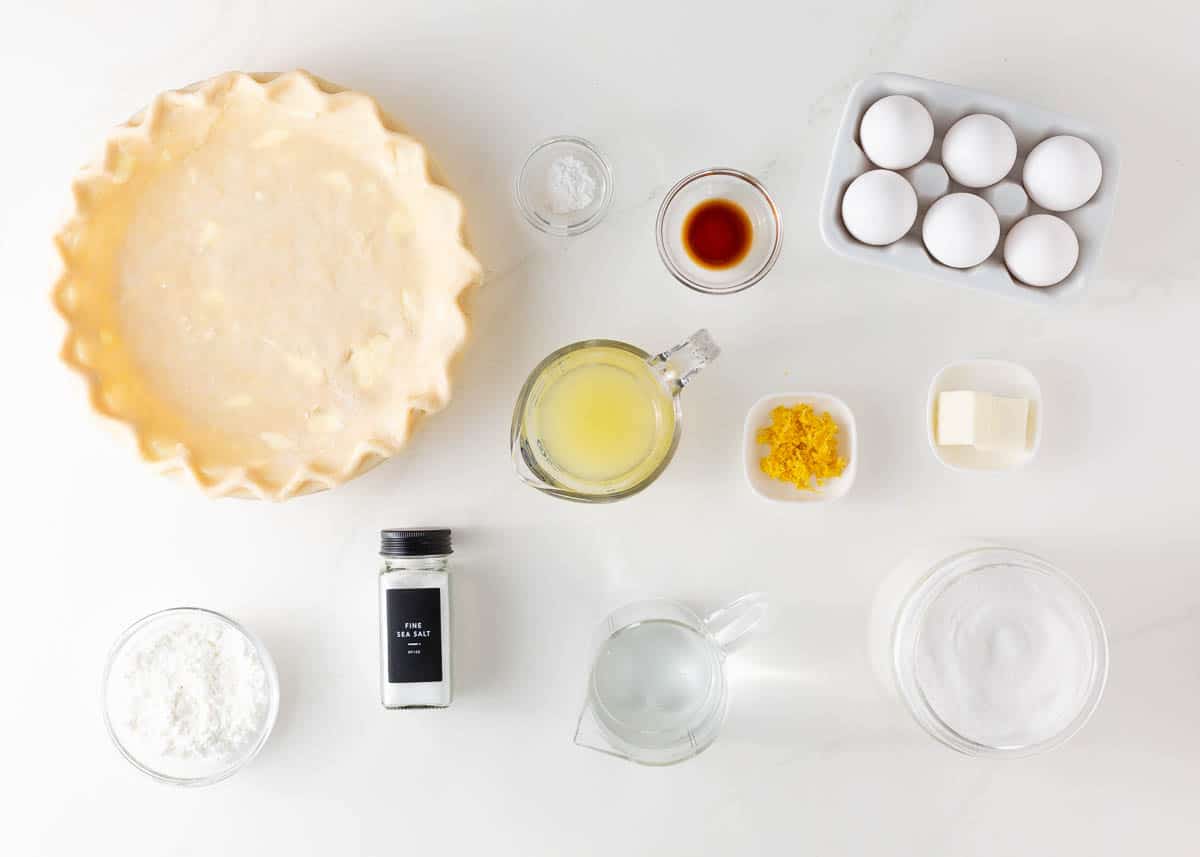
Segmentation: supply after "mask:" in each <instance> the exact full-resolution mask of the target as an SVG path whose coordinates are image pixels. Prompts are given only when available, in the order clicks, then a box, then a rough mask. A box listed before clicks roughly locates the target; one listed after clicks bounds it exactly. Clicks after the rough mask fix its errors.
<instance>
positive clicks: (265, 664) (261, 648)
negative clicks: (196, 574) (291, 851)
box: [100, 607, 279, 786]
mask: <svg viewBox="0 0 1200 857" xmlns="http://www.w3.org/2000/svg"><path fill="white" fill-rule="evenodd" d="M189 614H198V615H200V616H203V617H204V618H206V619H209V620H214V619H215V620H216V621H218V622H220V623H222V624H224V625H226V626H227V627H229V628H232V629H233V630H234V631H237V632H238V633H239V634H241V635H242V636H243V637H245V638H246V639H247V640H249V641H250V644H251V645H252V646H254V650H255V652H256V653H257V654H258V657H259V660H260V661H261V663H262V668H263V672H265V673H266V677H267V688H268V692H269V695H270V699H269V701H268V703H267V713H266V716H265V717H264V718H263V722H262V725H261V726H260V727H259V733H258V736H257V737H256V738H255V739H254V740H253V741H250V742H247V744H246V745H245V750H244V751H243V752H242V753H241V754H240V755H239V756H237V757H236V758H234V759H231V760H229V762H228V763H227V764H225V765H224V766H223V767H221V768H220V769H218V770H215V771H212V772H208V773H205V774H203V775H199V776H177V775H173V774H168V773H165V772H163V771H159V770H156V769H154V768H153V767H151V766H150V765H148V764H147V763H146V762H144V761H143V760H141V759H139V758H138V757H137V755H136V754H135V753H134V752H133V751H132V750H131V749H130V748H128V747H126V746H125V744H124V743H123V742H122V741H121V737H120V735H119V734H118V730H117V729H116V728H115V727H114V725H113V719H112V712H110V711H109V702H110V699H109V678H110V676H111V674H112V669H113V666H114V665H115V664H116V662H117V660H118V658H119V657H120V655H121V652H122V651H123V649H124V647H125V646H126V645H127V644H128V643H129V642H130V641H131V640H133V639H134V638H135V637H136V636H137V635H138V634H140V633H141V632H143V631H145V630H146V629H148V628H149V627H150V626H152V625H154V624H157V623H159V622H162V621H166V620H170V619H174V618H177V617H181V616H187V615H189ZM100 704H101V708H102V709H103V710H104V725H105V727H106V728H107V729H108V735H109V737H110V738H112V741H113V744H114V745H115V746H116V748H117V750H118V751H119V752H120V753H121V755H122V756H124V757H125V758H126V759H127V760H128V761H129V763H130V764H131V765H133V766H134V767H135V768H137V769H138V770H139V771H141V772H142V773H144V774H146V775H147V776H150V777H152V778H154V779H156V780H158V781H159V782H163V783H170V784H171V785H176V786H208V785H212V784H213V783H219V782H220V781H221V780H224V779H227V778H229V777H231V776H233V775H234V774H235V773H237V772H238V771H239V770H241V769H242V768H243V767H245V766H246V765H247V764H249V762H250V761H251V760H252V759H253V758H254V757H255V756H257V755H258V754H259V751H261V750H262V748H263V746H265V745H266V743H267V739H268V738H269V737H270V736H271V730H272V729H273V728H274V726H275V718H276V717H277V716H278V714H279V674H278V673H277V672H276V670H275V661H274V660H273V659H272V658H271V653H270V652H268V651H267V647H266V646H265V645H263V642H262V640H260V639H259V638H258V637H256V636H254V634H252V633H250V631H248V630H247V629H246V628H244V627H243V626H242V625H240V624H238V623H237V622H235V621H234V620H233V619H230V618H229V617H228V616H224V615H222V614H220V613H217V612H215V611H213V610H205V609H204V608H202V607H172V608H170V609H167V610H159V611H158V612H156V613H151V614H150V615H149V616H146V617H145V618H143V619H139V620H138V621H137V622H134V623H133V624H132V625H130V626H129V627H128V628H126V629H125V630H124V631H123V632H122V633H121V636H119V637H118V638H117V641H116V642H115V643H114V644H113V647H112V650H111V651H110V652H109V653H108V661H107V663H106V664H105V666H104V679H103V681H102V683H101V688H100Z"/></svg>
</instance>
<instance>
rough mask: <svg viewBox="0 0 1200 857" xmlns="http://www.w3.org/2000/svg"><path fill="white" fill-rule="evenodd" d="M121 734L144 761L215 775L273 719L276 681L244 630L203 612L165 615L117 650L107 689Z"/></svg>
mask: <svg viewBox="0 0 1200 857" xmlns="http://www.w3.org/2000/svg"><path fill="white" fill-rule="evenodd" d="M106 704H107V706H108V716H109V722H110V723H111V725H112V729H113V732H114V734H115V735H116V738H117V740H118V741H119V742H120V744H121V745H122V746H123V747H124V748H125V750H126V751H127V752H128V753H129V754H130V755H131V756H133V757H134V758H135V759H136V760H137V761H138V762H139V763H140V764H142V765H143V766H145V767H147V768H150V769H151V770H153V771H155V772H156V773H159V774H164V775H166V776H170V777H176V778H180V779H192V778H198V777H209V776H212V775H214V774H216V773H219V772H222V771H224V770H226V769H228V768H229V767H230V766H232V765H233V764H235V763H237V762H238V761H240V760H241V759H242V757H243V756H244V755H245V754H246V753H247V752H249V751H250V749H251V748H252V747H253V746H254V744H255V743H256V742H257V741H258V739H259V737H260V735H261V734H262V731H263V729H264V728H265V727H266V725H267V722H266V721H267V717H268V714H269V711H270V707H271V686H270V681H269V678H268V675H267V670H266V668H265V667H264V665H263V662H262V659H261V658H260V657H259V654H258V651H257V649H256V648H255V646H254V643H253V642H251V641H250V640H249V639H248V638H247V637H246V635H245V634H243V633H242V632H241V631H239V630H238V629H237V628H235V627H233V626H232V625H229V624H227V623H226V622H224V621H222V620H221V619H220V618H218V617H216V616H212V615H209V614H206V613H201V612H181V613H173V614H166V615H164V616H162V617H161V618H159V619H155V620H153V621H151V622H150V623H149V624H147V625H146V626H145V627H143V628H140V629H138V631H136V632H135V633H134V635H133V636H132V637H131V638H130V639H129V640H127V641H126V642H125V644H124V645H123V646H122V647H121V649H120V651H119V652H118V653H117V656H116V659H115V660H114V662H113V664H112V667H111V669H110V671H109V678H108V686H107V688H106Z"/></svg>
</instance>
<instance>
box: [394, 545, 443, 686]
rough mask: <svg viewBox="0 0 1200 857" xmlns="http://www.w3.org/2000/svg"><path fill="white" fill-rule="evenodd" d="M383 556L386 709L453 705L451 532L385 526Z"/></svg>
mask: <svg viewBox="0 0 1200 857" xmlns="http://www.w3.org/2000/svg"><path fill="white" fill-rule="evenodd" d="M380 537H381V539H380V540H381V544H380V548H379V554H380V556H382V557H383V567H382V568H381V569H380V573H379V631H380V649H379V655H380V675H379V692H380V699H381V701H382V702H383V707H384V708H446V707H448V706H449V705H450V698H451V681H450V575H449V574H448V573H447V572H448V562H447V560H448V558H449V556H450V554H451V553H452V552H453V551H452V549H451V546H450V530H444V529H416V530H383V531H382V532H381V533H380Z"/></svg>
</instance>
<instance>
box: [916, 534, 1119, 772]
mask: <svg viewBox="0 0 1200 857" xmlns="http://www.w3.org/2000/svg"><path fill="white" fill-rule="evenodd" d="M926 568H927V569H928V571H927V573H926V574H925V575H924V576H923V578H922V579H921V580H920V582H918V583H917V584H916V586H915V587H913V588H912V589H911V590H910V591H909V593H908V595H907V597H906V598H904V599H903V601H902V603H901V605H900V608H899V611H898V615H897V618H896V623H895V630H894V635H893V637H892V645H893V649H892V655H893V663H892V667H893V670H894V678H895V681H896V686H897V689H898V690H899V693H900V696H901V698H902V699H903V700H904V702H905V703H906V704H907V706H908V708H909V710H910V711H911V712H912V714H913V716H914V717H915V718H916V720H917V722H918V723H919V724H920V725H921V726H922V727H923V728H924V729H925V731H927V732H928V733H929V734H930V735H932V736H933V737H934V738H936V739H938V740H939V741H941V742H942V743H944V744H946V745H947V746H949V747H951V748H952V749H955V750H958V751H959V752H961V753H965V754H967V755H970V756H983V757H993V758H995V757H1008V758H1012V757H1023V756H1031V755H1034V754H1037V753H1041V752H1045V751H1046V750H1050V749H1052V748H1054V747H1057V746H1058V745H1060V744H1062V743H1063V742H1065V741H1066V740H1067V739H1069V738H1070V737H1071V736H1072V735H1074V734H1075V733H1076V732H1078V731H1079V730H1080V729H1081V728H1082V727H1083V725H1084V724H1085V723H1087V721H1088V719H1089V718H1090V717H1091V715H1092V712H1094V711H1095V709H1096V706H1097V705H1098V704H1099V702H1100V697H1101V695H1102V694H1103V692H1104V685H1105V681H1106V679H1107V676H1108V641H1107V637H1106V635H1105V632H1104V625H1103V623H1102V622H1101V620H1100V615H1099V613H1098V612H1097V610H1096V607H1095V605H1094V604H1093V603H1092V601H1091V599H1089V598H1088V596H1087V594H1086V593H1085V592H1084V591H1083V589H1081V588H1080V587H1079V585H1078V584H1076V583H1075V581H1073V580H1072V579H1071V578H1069V577H1067V575H1065V574H1064V573H1063V572H1061V571H1059V570H1058V569H1057V568H1055V567H1054V566H1052V565H1051V564H1050V563H1048V562H1046V561H1045V560H1043V559H1040V558H1038V557H1036V556H1033V555H1031V554H1027V553H1024V552H1022V551H1016V550H1012V549H1009V548H999V547H973V548H969V549H966V550H963V551H962V552H958V553H954V554H952V555H950V556H949V557H947V558H946V559H944V560H942V561H940V562H937V563H935V564H934V565H933V566H932V568H930V567H929V566H926Z"/></svg>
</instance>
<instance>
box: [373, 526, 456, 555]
mask: <svg viewBox="0 0 1200 857" xmlns="http://www.w3.org/2000/svg"><path fill="white" fill-rule="evenodd" d="M379 537H380V544H379V553H380V554H382V555H383V556H445V555H447V554H451V553H454V549H453V548H452V547H451V546H450V530H448V529H411V530H381V531H380V533H379Z"/></svg>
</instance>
